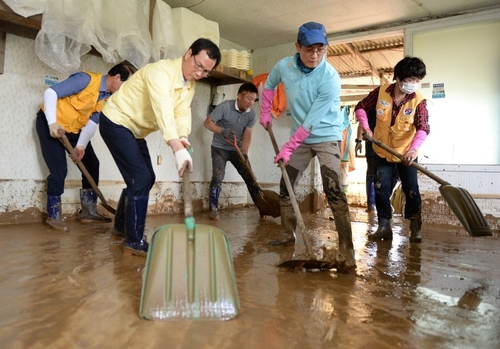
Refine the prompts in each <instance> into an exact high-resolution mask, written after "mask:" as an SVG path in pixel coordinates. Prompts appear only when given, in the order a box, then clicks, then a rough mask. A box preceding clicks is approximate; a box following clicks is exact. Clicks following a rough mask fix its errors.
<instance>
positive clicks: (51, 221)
mask: <svg viewBox="0 0 500 349" xmlns="http://www.w3.org/2000/svg"><path fill="white" fill-rule="evenodd" d="M45 224H47V225H48V226H49V227H50V229H52V230H57V231H69V227H68V226H67V225H66V223H64V221H63V220H62V218H61V197H60V196H47V220H46V221H45Z"/></svg>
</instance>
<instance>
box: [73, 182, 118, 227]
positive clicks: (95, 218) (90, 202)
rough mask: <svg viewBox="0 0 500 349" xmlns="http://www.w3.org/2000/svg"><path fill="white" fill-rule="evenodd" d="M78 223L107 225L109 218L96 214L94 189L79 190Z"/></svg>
mask: <svg viewBox="0 0 500 349" xmlns="http://www.w3.org/2000/svg"><path fill="white" fill-rule="evenodd" d="M80 202H81V203H82V210H81V211H80V222H82V223H109V222H111V218H109V217H106V216H103V215H101V214H99V213H98V212H97V194H96V192H95V191H94V189H80Z"/></svg>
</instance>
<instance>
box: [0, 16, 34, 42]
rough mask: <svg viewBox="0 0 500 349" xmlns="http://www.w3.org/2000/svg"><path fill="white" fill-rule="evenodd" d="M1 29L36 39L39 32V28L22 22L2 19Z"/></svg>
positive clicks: (0, 22)
mask: <svg viewBox="0 0 500 349" xmlns="http://www.w3.org/2000/svg"><path fill="white" fill-rule="evenodd" d="M0 31H1V32H4V33H8V34H13V35H17V36H22V37H23V38H27V39H33V40H34V39H35V38H36V35H37V34H38V30H37V29H33V28H28V27H25V26H22V25H20V24H16V23H12V22H6V21H2V20H0Z"/></svg>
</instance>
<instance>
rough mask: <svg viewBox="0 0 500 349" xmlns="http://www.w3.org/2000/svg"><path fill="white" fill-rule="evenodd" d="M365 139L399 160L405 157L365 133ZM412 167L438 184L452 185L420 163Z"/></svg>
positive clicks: (413, 164)
mask: <svg viewBox="0 0 500 349" xmlns="http://www.w3.org/2000/svg"><path fill="white" fill-rule="evenodd" d="M363 137H365V138H366V139H367V140H369V141H370V142H372V143H373V144H375V145H377V146H379V147H380V148H382V149H384V150H385V151H388V152H389V153H391V154H392V155H394V156H396V157H397V158H398V159H401V158H402V157H403V155H401V154H400V153H398V152H397V151H395V150H394V149H392V148H391V147H389V146H387V145H385V144H384V143H382V142H381V141H380V140H378V139H375V138H373V137H370V136H368V135H367V134H366V133H363ZM411 166H413V167H415V168H416V169H417V170H419V171H420V172H422V173H423V174H425V175H427V176H429V177H430V178H432V179H434V180H435V181H436V182H438V183H439V184H441V185H450V183H448V182H447V181H445V180H444V179H442V178H439V177H438V176H436V175H435V174H434V173H432V172H431V171H429V170H428V169H426V168H425V167H423V166H422V165H420V164H419V163H416V162H412V163H411Z"/></svg>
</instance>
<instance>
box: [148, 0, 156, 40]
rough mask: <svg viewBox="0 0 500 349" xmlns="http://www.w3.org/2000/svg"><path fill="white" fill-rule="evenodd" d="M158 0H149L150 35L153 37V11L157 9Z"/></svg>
mask: <svg viewBox="0 0 500 349" xmlns="http://www.w3.org/2000/svg"><path fill="white" fill-rule="evenodd" d="M155 5H156V0H149V35H150V36H151V40H152V39H153V13H154V10H155Z"/></svg>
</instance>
